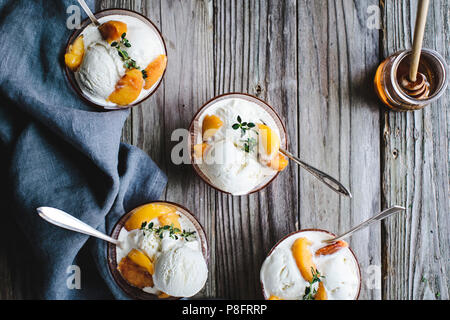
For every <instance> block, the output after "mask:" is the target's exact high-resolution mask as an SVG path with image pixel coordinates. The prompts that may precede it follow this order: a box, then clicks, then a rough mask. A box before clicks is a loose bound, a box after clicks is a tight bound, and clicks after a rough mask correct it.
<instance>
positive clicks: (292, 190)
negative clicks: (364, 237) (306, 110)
mask: <svg viewBox="0 0 450 320" xmlns="http://www.w3.org/2000/svg"><path fill="white" fill-rule="evenodd" d="M214 12H215V16H214V17H215V19H214V21H215V23H214V40H215V42H214V44H215V45H214V49H215V50H214V55H215V94H216V95H217V94H221V93H226V92H233V91H237V92H246V93H250V94H253V95H257V96H259V97H261V98H262V99H264V100H266V101H267V102H268V103H269V104H271V105H272V106H273V107H274V108H275V110H277V111H278V113H279V114H280V116H281V117H282V119H283V120H284V121H285V123H286V124H287V129H288V132H289V134H288V135H289V142H290V144H291V146H292V147H293V148H294V150H295V149H296V148H297V132H296V119H297V110H296V105H297V98H296V90H297V88H296V80H295V79H296V42H295V41H290V40H291V39H290V37H291V36H292V37H294V39H295V37H296V14H295V12H296V3H295V1H283V2H281V3H280V2H275V1H229V0H221V1H215V2H214ZM297 172H298V170H297V168H296V167H295V166H290V167H289V169H288V170H286V172H283V173H282V174H281V175H280V176H279V177H278V178H277V179H276V180H275V181H274V183H273V184H272V185H271V186H269V187H268V188H267V189H265V190H263V191H262V192H260V193H259V194H255V195H251V196H247V197H231V196H225V195H218V197H217V219H216V221H217V228H218V230H220V231H219V234H218V236H219V237H218V239H217V244H216V246H217V251H216V253H217V254H219V255H220V256H221V257H223V258H222V260H221V261H220V262H223V263H218V264H217V266H216V268H217V274H218V275H219V276H220V281H219V283H218V287H217V292H218V296H221V297H228V298H237V299H241V298H251V299H253V298H261V297H262V293H261V286H260V282H259V269H260V267H261V264H262V262H263V260H264V259H265V257H266V255H267V253H268V252H269V250H270V248H271V247H272V246H273V245H275V243H276V242H277V241H278V240H279V239H281V238H282V237H283V236H285V235H286V234H287V233H289V232H291V231H294V230H295V229H296V225H297V222H298V217H297V213H298V180H297V179H298V178H297ZM222 230H223V231H222ZM218 262H219V261H218Z"/></svg>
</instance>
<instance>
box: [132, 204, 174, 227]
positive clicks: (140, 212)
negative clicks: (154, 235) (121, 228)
mask: <svg viewBox="0 0 450 320" xmlns="http://www.w3.org/2000/svg"><path fill="white" fill-rule="evenodd" d="M171 212H173V213H175V212H177V210H176V209H175V207H172V206H169V205H166V204H162V203H151V204H146V205H143V206H141V207H138V208H136V209H134V210H133V211H132V214H131V216H130V218H129V219H128V220H127V222H126V223H125V229H126V230H127V231H131V230H136V229H140V228H141V226H142V223H144V222H150V221H152V220H153V219H156V218H158V217H159V216H162V215H164V214H167V213H171Z"/></svg>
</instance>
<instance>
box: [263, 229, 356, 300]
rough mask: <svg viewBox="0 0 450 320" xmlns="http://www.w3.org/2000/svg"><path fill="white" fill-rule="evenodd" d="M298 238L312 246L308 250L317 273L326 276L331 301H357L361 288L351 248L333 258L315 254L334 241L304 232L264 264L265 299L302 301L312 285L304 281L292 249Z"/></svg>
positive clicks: (283, 244) (326, 235) (324, 235)
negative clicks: (305, 240) (306, 240)
mask: <svg viewBox="0 0 450 320" xmlns="http://www.w3.org/2000/svg"><path fill="white" fill-rule="evenodd" d="M299 238H307V239H308V240H309V241H310V242H311V243H312V244H311V246H310V247H309V250H310V251H311V253H312V256H313V262H314V264H315V265H316V267H317V270H318V271H319V272H320V274H321V275H322V276H323V279H322V282H323V285H324V287H325V290H326V293H327V298H328V299H329V300H353V299H356V298H357V296H358V292H359V286H360V275H359V267H358V262H357V261H356V259H355V257H354V255H353V254H352V252H351V251H350V249H349V248H342V249H340V250H339V251H337V252H335V253H333V254H330V255H319V256H317V255H315V254H314V253H315V252H316V251H317V250H318V249H320V248H322V247H325V246H326V245H327V244H325V243H323V242H322V240H326V239H331V238H332V236H331V235H330V234H329V233H326V232H323V231H304V232H300V233H296V234H294V235H292V236H290V237H288V238H286V239H285V240H283V241H282V242H281V243H280V244H278V245H277V247H276V248H275V249H274V250H273V252H272V253H271V254H270V255H269V256H268V257H267V259H266V260H265V261H264V263H263V266H262V268H261V274H260V277H261V282H262V284H263V289H264V295H265V297H266V298H269V297H271V296H276V297H278V298H280V299H283V300H302V299H303V296H304V294H305V289H306V287H307V286H309V282H308V281H306V280H305V279H304V278H303V277H302V274H301V272H300V271H299V268H298V266H297V263H296V261H295V258H294V256H293V254H292V246H293V244H294V242H295V241H296V240H297V239H299Z"/></svg>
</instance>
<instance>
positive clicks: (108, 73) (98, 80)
mask: <svg viewBox="0 0 450 320" xmlns="http://www.w3.org/2000/svg"><path fill="white" fill-rule="evenodd" d="M111 20H116V21H121V22H124V23H126V24H127V32H126V38H127V39H128V40H129V42H130V43H131V47H129V48H126V51H127V53H128V54H129V56H130V57H131V58H133V59H134V60H135V61H136V64H137V65H138V66H140V67H141V69H145V68H146V67H147V65H148V64H149V63H150V62H152V61H153V60H154V59H155V58H156V57H158V56H159V55H161V54H166V52H165V47H164V44H163V42H162V39H161V37H160V35H159V34H158V33H157V32H156V31H155V30H153V29H152V28H150V27H149V26H148V25H147V24H145V23H144V22H143V21H141V20H139V19H137V18H134V17H131V16H126V15H110V16H105V17H103V18H100V19H99V22H100V23H105V22H107V21H111ZM81 35H83V41H84V47H85V53H84V58H83V62H82V63H81V66H80V67H79V69H78V70H77V71H76V72H75V79H76V81H77V83H78V86H79V87H80V89H81V91H82V92H83V94H84V95H85V96H87V97H88V98H89V100H91V101H92V102H94V103H96V104H99V105H101V106H104V107H115V106H117V105H116V104H115V103H112V102H110V101H107V98H108V97H109V96H110V94H111V93H112V92H113V91H114V89H115V86H116V84H117V82H118V81H119V80H120V78H122V77H123V76H124V74H125V72H126V71H127V69H126V68H125V67H124V61H122V59H121V57H120V56H119V55H118V53H117V50H116V49H115V48H114V47H112V46H111V45H110V44H109V43H108V42H107V41H105V40H104V39H103V38H102V35H101V34H100V31H99V30H98V28H97V27H96V26H94V25H92V24H91V25H89V26H87V27H86V28H85V29H84V30H83V32H82V33H81ZM158 83H159V82H157V83H155V84H154V85H153V86H152V87H151V88H150V89H148V90H145V89H142V91H141V93H140V95H139V97H138V98H137V100H136V101H135V102H137V101H140V100H142V99H144V98H145V97H146V96H148V95H149V94H150V93H151V92H152V91H153V90H154V88H155V87H156V86H157V85H158Z"/></svg>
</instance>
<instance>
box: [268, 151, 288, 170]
mask: <svg viewBox="0 0 450 320" xmlns="http://www.w3.org/2000/svg"><path fill="white" fill-rule="evenodd" d="M288 164H289V160H288V159H287V158H286V157H285V156H283V155H282V154H281V153H279V152H278V154H277V155H276V156H275V157H274V158H273V159H272V160H270V161H269V162H268V163H267V166H269V167H271V168H272V169H273V170H276V171H283V170H284V169H285V168H286V167H287V165H288Z"/></svg>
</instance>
